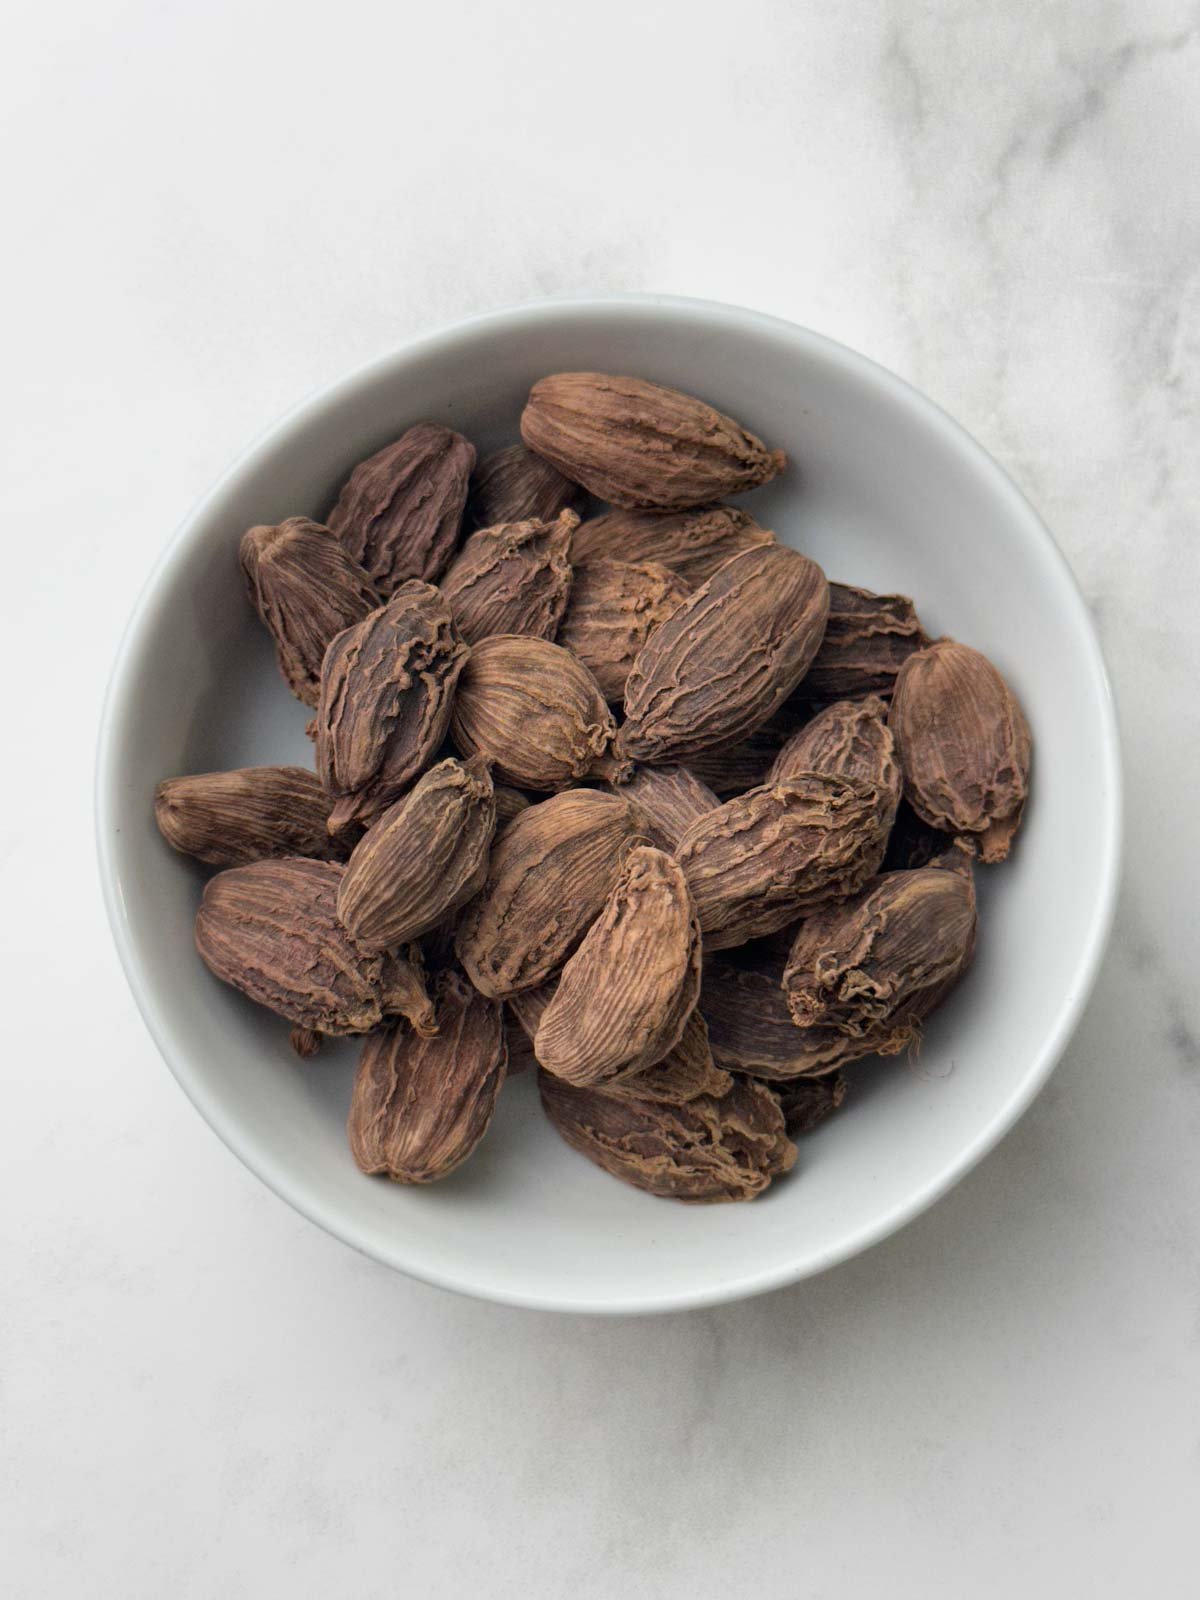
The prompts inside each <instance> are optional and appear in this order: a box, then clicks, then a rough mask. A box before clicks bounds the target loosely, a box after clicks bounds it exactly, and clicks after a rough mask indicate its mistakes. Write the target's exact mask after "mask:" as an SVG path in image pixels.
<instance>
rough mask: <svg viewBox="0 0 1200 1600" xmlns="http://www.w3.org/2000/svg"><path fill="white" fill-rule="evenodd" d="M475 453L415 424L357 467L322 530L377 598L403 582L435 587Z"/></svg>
mask: <svg viewBox="0 0 1200 1600" xmlns="http://www.w3.org/2000/svg"><path fill="white" fill-rule="evenodd" d="M474 465H475V447H474V445H472V444H470V443H468V441H467V440H466V439H464V438H463V436H462V434H461V433H455V432H454V431H453V429H451V428H445V427H443V426H442V425H441V423H438V422H418V423H417V425H416V426H415V427H413V428H409V429H408V431H407V432H406V433H403V434H401V436H400V437H399V439H397V440H395V441H394V442H393V443H392V444H389V445H385V446H384V448H383V449H382V450H379V451H377V452H376V453H375V455H373V456H370V457H369V458H368V459H367V460H366V461H360V462H359V464H358V466H356V467H355V469H354V471H353V472H352V473H351V474H350V476H349V478H348V479H347V480H346V483H345V486H344V487H343V489H342V492H341V494H339V495H338V498H337V503H336V504H335V505H334V508H333V510H332V511H331V512H330V513H329V527H330V530H331V531H332V532H333V533H335V534H336V535H337V537H338V538H339V539H340V540H341V541H342V543H343V544H344V545H345V547H346V549H347V550H348V551H349V552H350V554H351V555H352V556H353V557H354V559H355V561H357V562H358V563H359V565H360V566H363V567H365V568H366V570H367V572H368V573H369V574H370V575H371V578H372V580H373V581H374V583H375V586H376V588H377V589H378V590H379V592H380V594H381V595H383V596H384V597H385V598H386V597H387V596H388V595H391V594H394V593H395V591H396V590H397V589H398V588H399V587H400V585H401V584H402V583H406V582H407V581H408V580H409V579H410V578H421V579H423V580H424V581H425V582H426V583H436V581H437V580H438V578H440V577H441V575H442V573H443V572H444V571H445V570H446V567H447V566H448V564H449V561H450V557H451V556H452V555H453V554H454V547H455V545H456V544H457V543H458V535H459V531H460V529H461V528H462V519H463V508H464V507H465V506H466V503H467V485H468V481H469V479H470V476H471V468H472V467H473V466H474Z"/></svg>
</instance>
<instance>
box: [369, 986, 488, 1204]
mask: <svg viewBox="0 0 1200 1600" xmlns="http://www.w3.org/2000/svg"><path fill="white" fill-rule="evenodd" d="M435 999H436V1009H437V1027H438V1031H437V1033H436V1034H435V1035H434V1036H433V1037H431V1038H428V1039H422V1038H420V1037H418V1036H417V1035H415V1034H413V1033H412V1032H410V1030H409V1029H408V1028H405V1027H394V1028H387V1029H385V1030H383V1031H382V1032H380V1033H374V1034H372V1035H371V1036H370V1038H369V1039H367V1040H366V1041H365V1042H364V1044H363V1048H362V1055H361V1057H360V1059H359V1066H358V1076H357V1077H356V1078H355V1080H354V1094H353V1096H352V1098H351V1101H350V1118H349V1122H348V1125H347V1132H348V1134H349V1138H350V1150H351V1153H352V1154H353V1156H354V1160H355V1162H356V1163H357V1165H358V1167H359V1168H360V1170H361V1171H363V1172H368V1173H383V1174H384V1175H385V1176H386V1177H389V1178H391V1179H392V1181H393V1182H394V1183H435V1182H437V1180H438V1179H439V1178H444V1177H446V1176H447V1174H448V1173H451V1172H453V1171H454V1169H455V1167H458V1166H461V1165H462V1163H463V1162H464V1161H465V1160H466V1159H467V1157H468V1156H469V1155H471V1154H472V1153H473V1152H474V1150H475V1149H476V1147H477V1146H478V1144H479V1141H480V1140H481V1139H482V1138H483V1136H484V1134H485V1133H486V1132H487V1130H488V1125H489V1123H490V1122H491V1120H492V1113H493V1112H494V1111H495V1109H496V1099H497V1096H498V1095H499V1093H500V1086H501V1084H502V1083H503V1082H504V1069H505V1062H506V1059H507V1050H506V1047H505V1041H504V1024H503V1015H502V1012H501V1010H500V1007H499V1006H498V1005H496V1004H494V1003H493V1002H492V1001H490V1000H485V999H484V998H483V996H482V995H479V994H476V993H475V991H474V990H473V989H472V988H471V986H470V984H469V983H467V982H466V981H465V980H464V979H463V978H461V977H460V976H459V975H458V974H457V973H455V972H443V973H442V974H441V975H440V976H439V977H438V980H437V986H436V990H435Z"/></svg>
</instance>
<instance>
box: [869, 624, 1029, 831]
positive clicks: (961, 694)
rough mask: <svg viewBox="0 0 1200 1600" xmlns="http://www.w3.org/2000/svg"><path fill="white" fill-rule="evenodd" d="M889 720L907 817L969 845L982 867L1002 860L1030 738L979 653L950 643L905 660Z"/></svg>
mask: <svg viewBox="0 0 1200 1600" xmlns="http://www.w3.org/2000/svg"><path fill="white" fill-rule="evenodd" d="M889 721H890V726H891V729H892V733H893V735H894V736H895V740H896V748H897V750H898V751H899V754H900V764H901V766H902V767H903V768H904V794H905V798H906V799H907V800H908V802H909V804H910V805H911V806H912V808H913V810H914V811H915V812H916V813H917V815H918V816H919V817H920V818H921V819H922V820H923V821H925V822H927V823H929V824H930V826H931V827H935V828H941V829H943V830H945V831H946V832H947V833H953V834H960V835H965V836H967V837H969V838H970V839H973V840H974V841H975V842H976V844H977V847H978V850H979V854H980V857H981V858H982V860H983V861H985V862H996V861H1003V860H1004V859H1005V857H1006V856H1007V855H1008V852H1009V849H1010V847H1011V844H1012V839H1013V835H1014V834H1015V833H1016V831H1017V829H1018V827H1019V826H1020V823H1021V814H1022V812H1023V811H1024V808H1025V801H1026V798H1027V796H1028V794H1029V766H1030V759H1031V753H1032V741H1031V739H1030V734H1029V724H1028V723H1027V722H1026V720H1025V716H1024V713H1023V712H1022V710H1021V707H1020V706H1019V705H1018V703H1017V699H1016V696H1015V695H1014V694H1013V692H1012V690H1011V689H1010V688H1009V687H1008V684H1007V683H1005V681H1004V679H1003V678H1002V677H1001V676H1000V674H999V673H998V672H997V671H996V669H995V667H994V666H993V665H992V664H991V662H990V661H989V660H988V659H987V657H986V656H983V655H980V653H979V651H978V650H972V649H970V648H969V647H968V646H967V645H965V644H959V643H957V641H956V640H953V639H940V640H938V642H937V643H936V644H932V645H930V646H929V648H928V649H927V650H921V651H919V652H918V653H917V654H916V655H912V656H910V657H909V658H908V660H907V661H906V662H905V663H904V665H903V666H902V667H901V668H900V672H899V674H898V676H897V678H896V689H895V694H894V696H893V698H892V710H891V716H890V719H889Z"/></svg>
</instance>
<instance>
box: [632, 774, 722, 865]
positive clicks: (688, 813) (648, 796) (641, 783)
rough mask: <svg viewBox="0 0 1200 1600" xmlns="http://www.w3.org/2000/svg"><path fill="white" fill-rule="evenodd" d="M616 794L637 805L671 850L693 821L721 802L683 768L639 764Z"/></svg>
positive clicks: (650, 828)
mask: <svg viewBox="0 0 1200 1600" xmlns="http://www.w3.org/2000/svg"><path fill="white" fill-rule="evenodd" d="M619 793H621V794H623V795H624V796H625V797H626V799H629V800H632V801H633V803H634V805H635V806H637V808H638V810H639V811H640V812H641V813H642V816H643V818H644V820H645V823H646V825H647V828H648V831H649V832H650V833H651V834H652V835H653V837H654V839H655V842H656V843H658V844H661V845H662V847H663V849H664V850H674V849H675V848H676V846H677V845H678V844H679V842H680V840H681V839H682V838H683V836H684V834H685V833H686V832H687V830H688V829H689V828H690V827H691V825H692V823H693V822H696V821H697V820H698V819H699V818H700V817H703V816H707V814H708V813H709V812H710V811H715V810H716V809H717V807H718V806H719V805H720V804H721V802H720V801H719V800H718V799H717V797H716V795H715V794H714V793H713V792H712V790H711V789H709V788H707V787H706V786H705V785H704V784H702V783H701V782H700V780H699V778H697V777H694V776H693V775H692V773H690V772H689V771H688V769H687V768H686V767H638V769H637V770H636V771H635V772H634V774H633V776H632V777H631V778H629V779H628V781H626V782H624V783H622V784H621V785H620V786H619Z"/></svg>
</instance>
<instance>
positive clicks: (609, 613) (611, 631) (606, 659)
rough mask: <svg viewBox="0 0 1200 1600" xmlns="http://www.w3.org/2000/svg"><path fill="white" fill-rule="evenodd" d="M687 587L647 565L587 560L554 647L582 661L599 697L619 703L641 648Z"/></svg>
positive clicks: (573, 587) (663, 570)
mask: <svg viewBox="0 0 1200 1600" xmlns="http://www.w3.org/2000/svg"><path fill="white" fill-rule="evenodd" d="M688 593H689V591H688V588H687V586H686V584H684V583H683V582H682V580H681V579H679V578H677V577H676V576H675V574H674V573H673V572H669V571H668V570H667V568H666V567H660V566H657V565H655V564H654V563H653V562H648V561H642V562H631V561H593V562H591V563H589V564H588V565H587V566H583V567H577V568H576V569H575V577H574V580H573V582H572V584H571V599H570V603H569V604H568V606H567V609H566V613H565V615H564V617H563V621H562V626H561V627H560V628H559V630H558V642H559V644H561V645H563V646H564V648H565V649H567V650H570V651H571V653H572V654H573V655H575V656H577V657H578V658H579V660H580V661H582V662H583V664H584V666H585V667H587V668H588V670H589V671H590V672H591V673H592V675H593V676H594V677H595V679H596V682H597V683H598V684H599V686H600V692H601V694H603V696H604V698H605V699H606V700H608V701H611V702H612V703H614V704H615V703H616V702H618V701H620V700H622V699H623V698H624V695H625V684H626V681H627V680H628V677H629V674H630V671H631V670H632V668H633V663H634V662H635V661H636V660H637V658H638V655H639V653H640V652H641V649H642V646H643V645H644V644H645V643H646V641H647V640H648V639H649V638H650V636H651V634H652V633H653V632H654V630H655V629H656V628H658V627H659V626H660V625H661V624H662V623H664V622H665V621H666V620H667V618H668V617H669V616H670V615H671V613H672V612H673V611H674V610H675V608H676V606H678V605H679V604H680V602H681V601H683V600H685V599H686V598H687V596H688Z"/></svg>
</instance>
